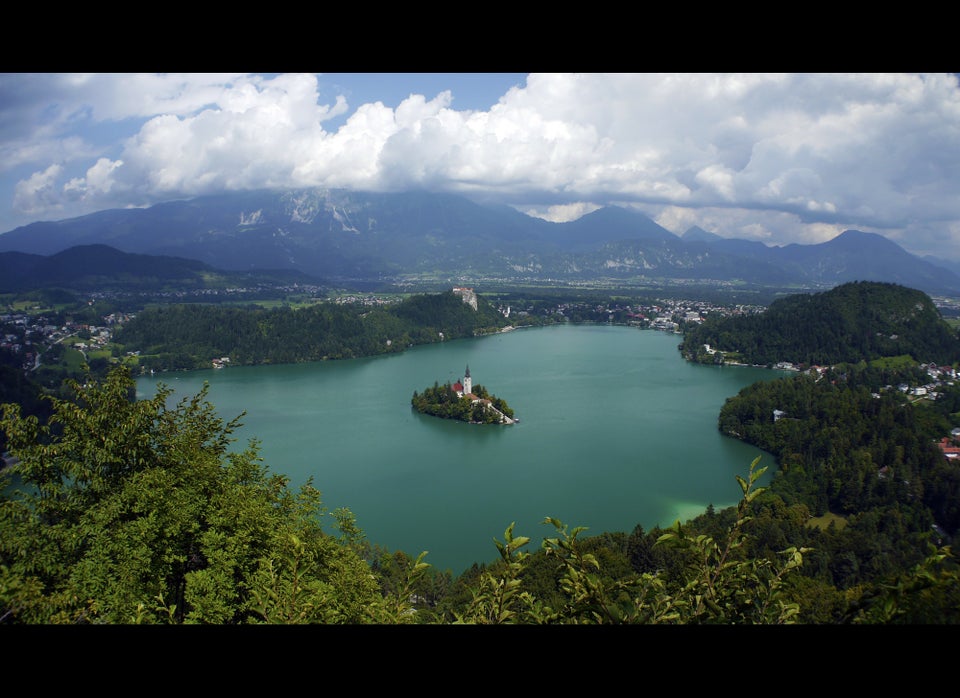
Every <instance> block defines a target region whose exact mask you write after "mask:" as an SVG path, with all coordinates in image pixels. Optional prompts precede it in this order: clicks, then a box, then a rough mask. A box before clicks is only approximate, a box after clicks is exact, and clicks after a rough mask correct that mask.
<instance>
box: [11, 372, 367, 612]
mask: <svg viewBox="0 0 960 698" xmlns="http://www.w3.org/2000/svg"><path fill="white" fill-rule="evenodd" d="M71 387H72V389H73V391H74V393H75V395H74V399H73V400H62V399H57V398H50V400H51V402H52V406H53V407H52V409H53V417H52V418H51V420H50V423H49V424H45V425H41V424H40V423H39V422H38V420H37V419H36V418H35V417H33V416H23V415H22V414H21V412H20V407H19V406H18V405H14V404H9V403H8V404H5V405H4V406H3V417H2V420H0V427H2V428H3V430H4V432H5V433H6V434H7V436H8V438H9V447H10V450H11V452H12V453H13V454H15V455H16V456H17V457H19V459H20V462H19V463H18V465H17V466H15V467H16V469H17V472H18V473H19V475H20V477H21V478H22V481H23V487H22V488H21V490H20V495H19V496H16V497H13V498H10V499H8V500H4V501H2V502H0V569H2V578H3V584H2V586H0V608H2V614H3V615H4V616H5V617H6V618H7V622H18V623H111V624H123V623H217V624H225V623H226V624H236V623H253V622H282V623H292V622H326V623H355V622H369V621H370V619H371V614H376V613H378V612H379V611H378V609H379V608H380V606H381V605H382V604H383V599H382V597H381V595H380V593H379V589H378V587H377V584H376V581H375V580H374V579H373V577H372V575H371V574H370V570H369V567H368V566H367V565H366V563H365V562H364V561H363V560H362V559H361V558H360V556H359V555H358V553H357V551H356V549H355V547H354V546H352V545H351V544H350V543H349V542H347V543H341V542H340V541H339V540H338V539H337V538H336V537H334V536H331V535H329V534H326V533H325V532H324V531H322V529H321V526H320V518H321V516H322V514H323V513H324V512H323V511H322V509H321V505H320V495H319V492H318V491H317V490H316V489H314V488H313V487H312V486H311V485H310V484H309V483H307V484H306V485H304V486H303V487H302V488H301V490H300V491H299V492H298V493H296V494H294V493H292V492H290V491H288V490H287V487H286V484H287V483H286V480H285V479H284V478H282V477H279V476H275V475H274V476H271V475H268V473H267V471H266V469H265V468H264V467H263V466H262V465H261V464H260V462H259V461H260V458H259V455H258V446H257V444H256V442H251V443H250V445H249V447H248V448H247V449H246V450H244V451H242V452H239V453H231V452H228V445H229V444H230V443H231V437H230V434H231V433H232V432H233V430H234V429H235V428H236V426H237V425H238V423H239V422H238V420H239V418H237V419H235V420H233V421H231V422H227V423H224V422H223V421H222V420H221V419H219V418H218V417H217V416H216V415H215V412H214V408H213V406H212V405H210V404H209V403H208V402H207V401H206V389H204V390H203V391H202V392H201V393H200V394H198V395H196V396H194V397H192V398H189V399H187V398H185V399H184V400H182V401H181V402H180V403H178V404H177V405H176V406H175V407H172V408H170V407H168V406H167V399H168V397H169V396H170V390H169V389H167V388H162V387H161V388H158V391H157V394H156V396H155V397H154V398H152V399H149V400H139V401H135V400H132V399H131V397H132V394H133V390H134V383H133V380H132V378H131V377H130V375H129V372H128V371H126V370H125V369H123V368H117V369H115V370H114V371H112V372H111V373H110V374H109V376H108V377H107V378H106V380H105V381H103V382H102V383H98V382H96V381H92V380H91V381H89V382H85V383H83V384H81V383H78V382H72V383H71Z"/></svg>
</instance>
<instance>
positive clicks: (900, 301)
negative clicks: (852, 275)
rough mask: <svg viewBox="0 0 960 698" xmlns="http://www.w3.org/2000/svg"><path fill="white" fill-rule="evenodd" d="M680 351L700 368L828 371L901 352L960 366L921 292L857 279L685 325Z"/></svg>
mask: <svg viewBox="0 0 960 698" xmlns="http://www.w3.org/2000/svg"><path fill="white" fill-rule="evenodd" d="M707 346H709V347H710V351H707V349H706V347H707ZM681 351H682V352H683V354H684V356H685V357H686V358H688V359H691V360H694V361H699V362H701V363H719V362H721V361H724V360H727V361H731V360H732V361H737V362H740V363H747V364H753V365H761V366H770V365H773V364H775V363H777V362H781V361H786V362H790V363H793V364H797V365H801V366H812V365H821V366H830V365H832V364H837V363H842V362H850V363H856V362H857V361H860V360H861V359H863V360H867V361H870V360H873V359H878V358H881V357H891V356H903V355H909V356H911V357H913V359H915V360H916V361H924V362H935V363H944V364H952V363H957V362H958V361H960V339H958V336H957V333H956V332H955V331H954V330H953V329H951V327H950V326H949V325H948V324H947V323H946V322H945V321H944V320H943V318H942V317H941V315H940V313H939V311H938V310H937V308H936V306H935V305H934V304H933V301H932V300H931V299H930V297H929V296H927V294H925V293H923V292H922V291H917V290H915V289H911V288H906V287H904V286H898V285H896V284H887V283H877V282H867V281H858V282H854V283H849V284H844V285H842V286H837V287H836V288H834V289H832V290H830V291H825V292H823V293H815V294H795V295H791V296H787V297H785V298H780V299H778V300H775V301H773V302H772V303H771V304H770V306H769V307H768V308H767V309H766V311H765V312H763V313H761V314H759V315H749V316H741V317H724V318H716V319H711V318H708V319H707V320H706V321H705V322H704V323H703V324H702V325H699V326H689V327H687V328H685V332H684V338H683V343H682V344H681Z"/></svg>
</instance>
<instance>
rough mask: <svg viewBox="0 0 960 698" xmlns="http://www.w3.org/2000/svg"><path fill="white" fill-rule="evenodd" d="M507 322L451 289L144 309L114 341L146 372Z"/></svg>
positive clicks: (443, 334)
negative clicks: (269, 304)
mask: <svg viewBox="0 0 960 698" xmlns="http://www.w3.org/2000/svg"><path fill="white" fill-rule="evenodd" d="M507 324H508V322H507V320H506V318H504V317H503V316H502V315H501V314H500V313H499V312H497V311H496V310H495V309H494V308H493V307H492V306H491V305H490V303H489V302H488V301H486V300H484V299H482V298H480V299H478V305H477V310H474V309H473V308H472V307H470V306H469V305H467V304H466V303H464V302H463V300H462V299H461V298H460V296H458V295H456V294H455V293H453V292H451V291H448V292H445V293H440V294H434V295H415V296H411V297H409V298H407V299H405V300H403V301H402V302H400V303H398V304H396V305H394V306H389V307H378V308H374V309H372V310H371V309H370V308H369V307H367V306H363V305H352V304H351V305H341V304H336V303H332V302H331V303H318V304H315V305H311V306H307V307H300V308H289V307H276V308H270V309H264V308H260V307H255V306H254V307H242V308H241V307H225V306H222V305H203V304H179V305H166V306H162V307H158V308H152V309H148V310H144V311H143V312H141V313H139V314H138V315H137V317H136V318H134V319H133V320H131V321H129V322H127V323H126V324H125V325H124V326H123V327H122V328H121V329H119V330H117V332H116V334H115V336H114V340H115V341H116V342H118V343H120V344H122V345H124V347H125V348H126V349H127V350H130V351H132V350H135V349H137V350H139V351H140V352H141V365H142V366H143V367H144V369H145V370H150V369H155V370H167V369H174V370H176V369H193V368H208V367H209V366H210V362H211V361H212V360H213V359H219V358H222V357H229V358H230V363H231V365H253V364H279V363H298V362H304V361H320V360H324V359H350V358H357V357H361V356H376V355H380V354H389V353H394V352H400V351H403V350H404V349H405V348H407V347H409V346H412V345H416V344H427V343H433V342H439V341H443V340H451V339H458V338H462V337H472V336H474V335H476V334H481V333H483V332H485V331H489V330H490V329H491V328H493V329H497V328H501V327H504V326H506V325H507Z"/></svg>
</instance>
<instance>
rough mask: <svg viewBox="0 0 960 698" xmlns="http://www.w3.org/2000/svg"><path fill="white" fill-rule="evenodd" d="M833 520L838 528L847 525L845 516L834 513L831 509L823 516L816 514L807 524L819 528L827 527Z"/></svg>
mask: <svg viewBox="0 0 960 698" xmlns="http://www.w3.org/2000/svg"><path fill="white" fill-rule="evenodd" d="M831 522H833V525H834V526H836V527H837V528H843V527H844V526H846V525H847V520H846V519H845V518H843V517H842V516H839V515H837V514H833V513H831V512H829V511H828V512H827V513H826V514H824V515H823V516H814V517H813V518H811V519H810V521H809V522H808V523H807V525H808V526H815V527H816V528H819V529H825V528H826V527H827V526H829V525H830V523H831Z"/></svg>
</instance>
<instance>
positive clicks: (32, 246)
mask: <svg viewBox="0 0 960 698" xmlns="http://www.w3.org/2000/svg"><path fill="white" fill-rule="evenodd" d="M92 245H105V246H108V247H110V248H113V249H114V250H116V251H118V252H122V253H127V254H129V255H146V256H160V257H165V258H167V264H168V265H169V264H172V265H173V266H174V267H176V268H177V269H179V270H180V273H183V272H185V271H188V270H190V266H189V264H187V262H188V261H189V260H192V261H194V262H200V263H203V264H205V265H209V267H210V268H212V269H216V270H224V271H228V272H255V271H259V270H280V271H282V272H283V271H285V272H287V273H296V274H297V275H298V278H301V279H311V280H315V281H317V282H322V283H325V284H330V285H337V286H341V287H348V288H349V287H353V286H357V285H364V286H369V285H370V284H377V283H403V282H405V281H430V280H433V281H442V282H444V283H450V282H452V283H455V284H456V283H471V284H477V283H482V282H484V281H498V282H524V283H537V282H548V281H549V282H557V281H560V282H567V283H577V282H584V281H597V280H609V281H612V282H618V283H633V282H644V281H646V282H660V283H669V282H674V281H684V282H692V281H701V282H721V283H742V284H755V285H761V286H777V287H798V288H808V289H823V288H832V287H834V286H836V285H838V284H842V283H846V282H850V281H881V282H890V283H897V284H901V285H904V286H908V287H910V288H915V289H918V290H922V291H924V292H926V293H930V294H934V295H947V296H956V295H960V275H958V274H956V273H954V272H953V271H951V270H950V269H948V268H947V267H946V266H945V265H938V264H935V263H933V262H932V261H930V260H929V259H921V258H919V257H917V256H914V255H912V254H910V253H908V252H907V251H906V250H904V249H903V248H901V247H899V246H898V245H897V244H896V243H894V242H892V241H890V240H888V239H887V238H885V237H883V236H881V235H878V234H875V233H867V232H861V231H857V230H847V231H845V232H843V233H842V234H840V235H839V236H837V237H836V238H834V239H833V240H830V241H828V242H824V243H820V244H815V245H800V244H791V245H786V246H783V247H774V246H767V245H765V244H763V243H761V242H756V241H748V240H741V239H730V238H724V237H722V236H720V235H717V234H714V233H710V232H707V231H705V230H702V229H700V228H696V227H694V228H690V229H689V230H687V231H686V232H685V233H684V234H683V235H682V236H681V235H676V234H674V233H672V232H670V231H669V230H667V229H665V228H663V227H661V226H660V225H658V224H657V223H655V222H654V221H653V220H652V219H650V218H649V217H647V216H645V215H644V214H642V213H640V212H637V211H633V210H630V209H626V208H622V207H617V206H608V207H605V208H601V209H598V210H596V211H594V212H593V213H590V214H587V215H585V216H583V217H581V218H579V219H577V220H575V221H570V222H566V223H553V222H548V221H545V220H542V219H539V218H533V217H530V216H527V215H525V214H523V213H521V212H519V211H517V210H515V209H513V208H511V207H508V206H491V205H484V204H480V203H477V202H474V201H471V200H470V199H468V198H466V197H463V196H458V195H453V194H431V193H425V192H409V193H374V192H349V191H344V190H329V189H299V190H281V191H265V190H261V191H253V192H239V193H229V194H220V195H211V196H202V197H197V198H194V199H189V200H183V201H171V202H166V203H161V204H157V205H154V206H151V207H149V208H134V209H114V210H106V211H100V212H97V213H92V214H89V215H86V216H81V217H78V218H71V219H66V220H61V221H54V222H36V223H31V224H29V225H25V226H21V227H19V228H16V229H14V230H11V231H9V232H7V233H4V234H3V235H0V253H3V254H0V274H3V275H4V276H6V274H7V273H13V274H14V275H16V272H7V271H6V270H7V269H19V270H20V276H21V277H26V278H34V279H36V278H37V275H38V274H40V273H41V272H43V273H45V272H44V270H45V269H49V268H51V267H50V265H49V264H48V263H45V262H44V263H41V260H38V259H34V258H31V257H29V256H21V257H15V256H14V257H11V256H9V255H17V254H19V255H33V256H40V257H50V256H53V255H57V254H60V253H63V252H64V251H65V250H68V249H70V248H73V247H77V246H82V247H88V246H92ZM87 252H89V249H88V250H87ZM101 252H103V250H101ZM105 254H106V253H105ZM173 259H176V260H180V261H177V262H175V263H172V262H171V261H170V260H173ZM129 261H136V262H137V264H141V265H143V264H146V265H147V266H148V267H150V268H151V269H153V270H154V272H156V266H155V265H153V266H151V265H150V263H149V262H148V261H147V260H144V259H141V258H137V259H136V260H129ZM195 272H196V270H195V269H193V270H192V271H190V273H191V274H192V273H195ZM60 273H65V272H64V271H63V270H62V269H61V270H60ZM129 273H130V274H132V275H136V274H138V273H140V272H139V271H137V267H131V269H130V270H129ZM156 273H159V272H156Z"/></svg>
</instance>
